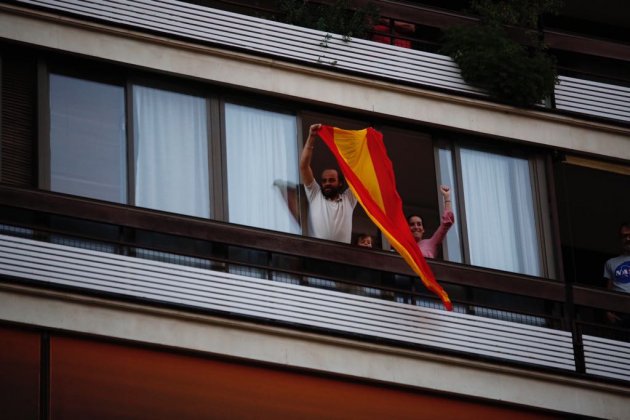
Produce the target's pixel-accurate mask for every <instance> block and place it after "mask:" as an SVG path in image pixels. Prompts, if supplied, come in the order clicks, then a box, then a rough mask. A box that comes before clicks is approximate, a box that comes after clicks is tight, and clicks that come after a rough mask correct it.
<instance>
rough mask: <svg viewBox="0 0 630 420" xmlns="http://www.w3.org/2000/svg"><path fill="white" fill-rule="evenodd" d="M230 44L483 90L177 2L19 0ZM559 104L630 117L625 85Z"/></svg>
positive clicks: (318, 36)
mask: <svg viewBox="0 0 630 420" xmlns="http://www.w3.org/2000/svg"><path fill="white" fill-rule="evenodd" d="M18 1H19V2H20V3H25V4H32V5H37V6H40V7H46V8H49V9H53V10H57V11H60V12H65V13H71V14H73V15H78V16H85V17H89V18H91V19H98V20H101V21H106V22H111V23H115V24H123V25H129V26H131V27H134V28H138V29H144V30H150V31H153V32H158V33H162V34H167V35H170V36H178V37H182V38H186V39H190V40H195V41H201V42H205V43H211V44H214V45H220V46H223V47H227V48H236V49H239V50H244V51H248V52H254V53H259V54H266V55H269V56H273V57H277V58H282V59H287V60H293V61H297V62H303V63H309V64H320V65H325V66H328V67H330V68H334V69H339V70H346V71H351V72H354V73H359V74H362V75H365V76H367V77H370V76H375V77H379V78H383V79H390V80H393V81H398V82H405V83H410V84H417V85H422V86H431V87H435V88H441V89H446V90H451V91H458V92H466V93H473V94H478V95H484V93H483V92H481V91H480V90H478V89H476V88H474V87H472V86H469V85H467V84H466V83H465V82H464V80H463V79H462V77H461V74H460V72H459V69H458V67H457V65H456V64H455V63H454V62H453V60H452V59H451V58H450V57H448V56H444V55H440V54H433V53H428V52H423V51H417V50H411V49H407V48H400V47H396V46H393V45H386V44H381V43H376V42H372V41H367V40H362V39H355V38H353V39H352V40H351V41H350V42H344V40H343V39H342V37H341V36H339V35H330V36H327V35H328V34H326V33H325V32H321V31H317V30H312V29H307V28H302V27H298V26H293V25H288V24H284V23H281V22H275V21H270V20H266V19H261V18H256V17H251V16H247V15H241V14H237V13H232V12H227V11H223V10H218V9H212V8H209V7H204V6H198V5H194V4H190V3H184V2H180V1H177V0H134V1H129V0H18ZM555 100H556V108H557V109H560V110H564V111H571V112H577V113H582V114H588V115H593V116H598V117H605V118H610V119H615V120H620V121H630V106H629V105H630V88H627V87H624V86H619V85H615V84H606V83H600V82H592V81H589V80H583V79H577V78H571V77H565V76H561V77H560V83H559V84H558V85H557V87H556V91H555Z"/></svg>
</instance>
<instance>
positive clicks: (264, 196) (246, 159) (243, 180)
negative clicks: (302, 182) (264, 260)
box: [225, 104, 301, 233]
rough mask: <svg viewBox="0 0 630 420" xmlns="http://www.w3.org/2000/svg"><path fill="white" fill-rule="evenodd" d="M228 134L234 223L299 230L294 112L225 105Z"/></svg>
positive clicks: (281, 229)
mask: <svg viewBox="0 0 630 420" xmlns="http://www.w3.org/2000/svg"><path fill="white" fill-rule="evenodd" d="M225 133H226V149H227V172H228V202H229V220H230V222H232V223H239V224H243V225H248V226H255V227H260V228H265V229H273V230H278V231H282V232H289V233H300V232H301V229H300V215H299V206H298V199H297V192H298V188H297V187H298V183H299V177H298V161H297V156H298V152H297V126H296V118H295V116H292V115H286V114H280V113H276V112H270V111H264V110H261V109H256V108H250V107H246V106H240V105H235V104H226V105H225Z"/></svg>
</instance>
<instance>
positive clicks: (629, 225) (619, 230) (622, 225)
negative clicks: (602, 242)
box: [617, 222, 630, 235]
mask: <svg viewBox="0 0 630 420" xmlns="http://www.w3.org/2000/svg"><path fill="white" fill-rule="evenodd" d="M623 228H627V229H630V222H621V224H620V225H619V229H618V230H617V232H619V234H620V235H621V229H623Z"/></svg>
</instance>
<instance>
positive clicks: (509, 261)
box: [461, 149, 543, 276]
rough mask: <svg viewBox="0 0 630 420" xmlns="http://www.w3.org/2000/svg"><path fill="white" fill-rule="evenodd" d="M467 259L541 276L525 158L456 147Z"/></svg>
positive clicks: (480, 264)
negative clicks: (460, 169)
mask: <svg viewBox="0 0 630 420" xmlns="http://www.w3.org/2000/svg"><path fill="white" fill-rule="evenodd" d="M461 166H462V178H463V183H464V188H463V190H464V199H465V206H466V222H467V232H468V243H469V247H470V263H471V264H473V265H478V266H482V267H489V268H496V269H500V270H506V271H513V272H517V273H523V274H530V275H535V276H541V275H542V274H543V273H542V265H541V261H540V258H541V256H540V250H539V242H540V239H539V238H538V232H537V229H536V226H537V223H536V218H535V213H534V198H533V192H532V185H531V178H530V168H529V162H528V161H527V160H525V159H519V158H513V157H508V156H503V155H498V154H493V153H487V152H482V151H478V150H470V149H461Z"/></svg>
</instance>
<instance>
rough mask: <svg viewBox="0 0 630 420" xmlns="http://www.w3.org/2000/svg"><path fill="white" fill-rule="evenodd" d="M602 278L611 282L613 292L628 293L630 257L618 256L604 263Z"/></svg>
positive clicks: (629, 287) (629, 288)
mask: <svg viewBox="0 0 630 420" xmlns="http://www.w3.org/2000/svg"><path fill="white" fill-rule="evenodd" d="M604 278H605V279H607V280H612V286H613V290H615V291H617V292H624V293H630V255H620V256H618V257H615V258H611V259H609V260H608V261H606V264H605V265H604Z"/></svg>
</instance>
